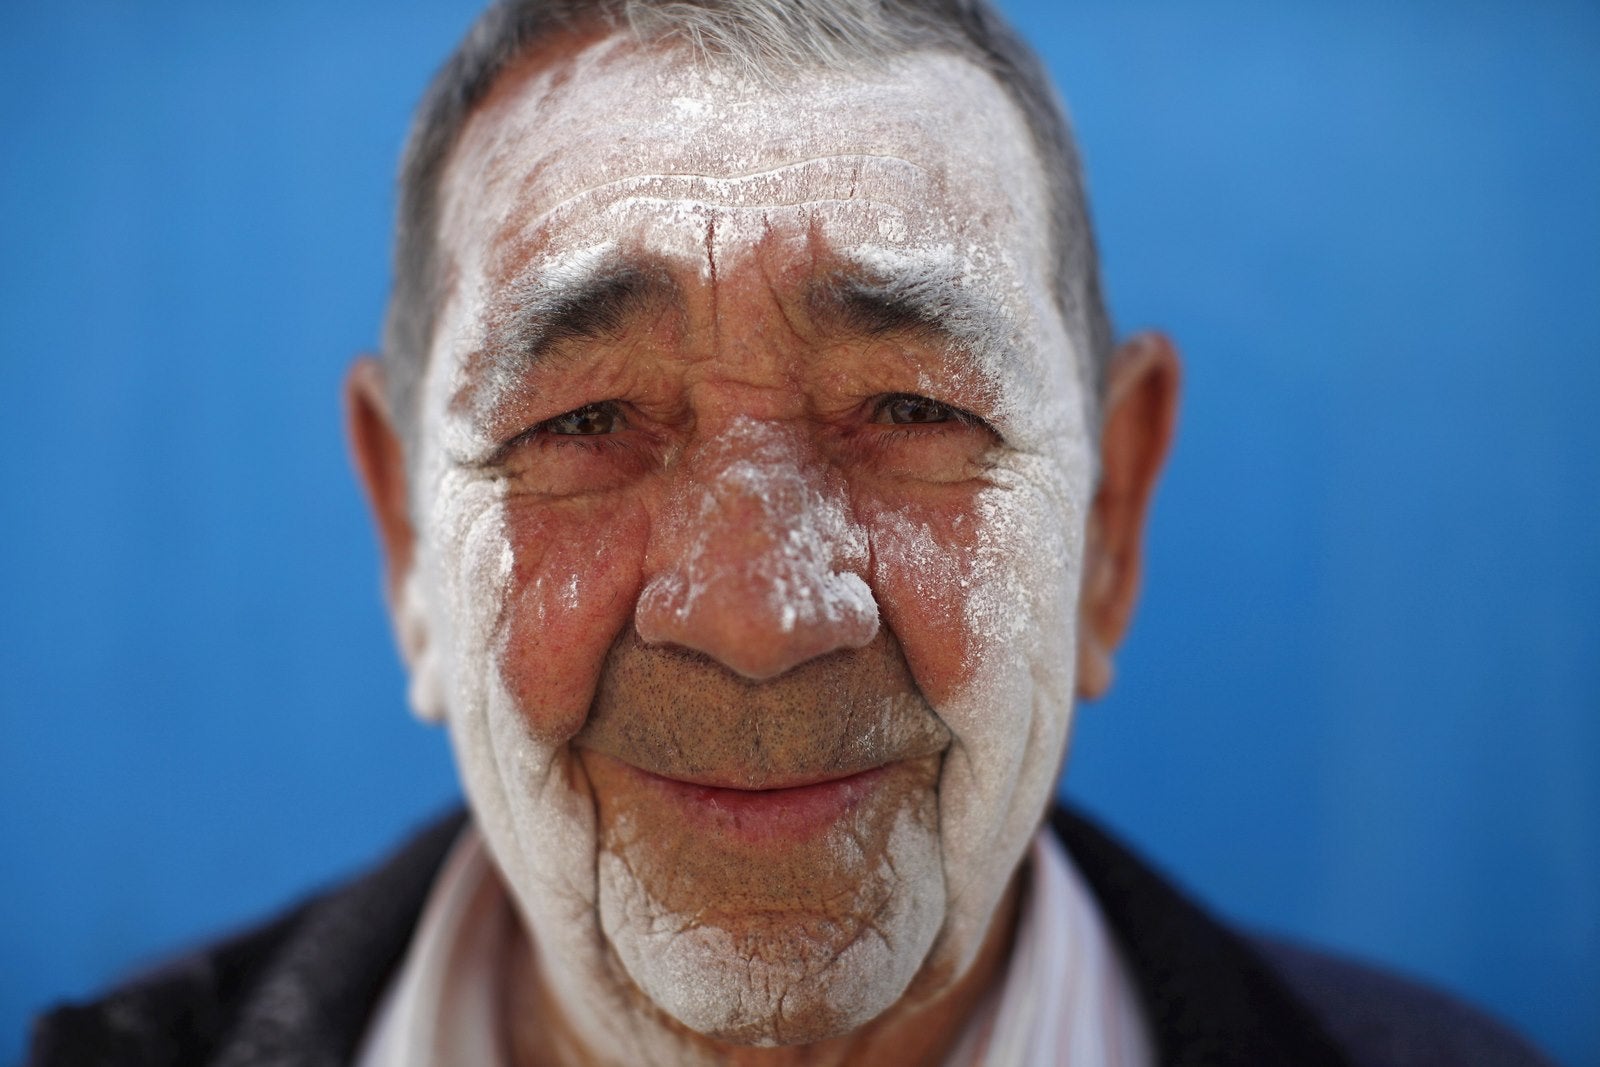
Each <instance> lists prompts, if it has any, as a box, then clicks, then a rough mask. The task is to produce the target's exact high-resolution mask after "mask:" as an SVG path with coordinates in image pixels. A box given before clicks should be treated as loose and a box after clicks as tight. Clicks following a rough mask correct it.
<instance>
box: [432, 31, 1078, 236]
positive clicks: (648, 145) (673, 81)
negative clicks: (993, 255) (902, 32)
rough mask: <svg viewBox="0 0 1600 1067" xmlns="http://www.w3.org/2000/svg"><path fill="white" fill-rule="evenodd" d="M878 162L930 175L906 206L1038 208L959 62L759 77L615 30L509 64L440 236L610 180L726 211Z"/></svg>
mask: <svg viewBox="0 0 1600 1067" xmlns="http://www.w3.org/2000/svg"><path fill="white" fill-rule="evenodd" d="M579 45H581V42H579ZM533 59H540V60H541V62H539V63H534V62H531V60H533ZM552 60H553V61H552ZM828 157H832V158H831V159H830V158H828ZM874 158H876V159H880V160H881V161H882V162H883V164H884V165H885V167H886V168H891V167H895V166H902V167H911V166H915V167H919V168H921V169H922V170H923V171H924V172H927V173H929V174H932V175H935V176H937V177H938V179H939V181H940V183H941V184H940V186H939V187H938V188H934V189H918V190H916V191H915V194H914V196H913V198H911V199H908V201H907V206H908V207H915V208H918V209H920V210H923V211H924V212H927V213H930V214H931V213H936V212H937V213H942V214H943V215H944V216H945V218H946V220H949V219H953V218H959V217H961V216H963V215H971V214H973V213H974V212H983V213H1001V214H1006V215H1011V216H1023V217H1027V216H1031V217H1032V218H1033V219H1038V218H1042V217H1044V215H1043V214H1041V213H1040V212H1039V211H1038V210H1037V208H1038V206H1039V205H1040V204H1042V203H1043V196H1042V194H1043V189H1042V170H1041V168H1039V167H1038V166H1037V164H1036V161H1035V160H1034V159H1033V148H1032V145H1031V140H1030V138H1029V136H1028V131H1027V129H1026V128H1025V126H1024V124H1023V122H1022V119H1021V116H1020V115H1019V114H1017V113H1016V108H1015V106H1014V105H1013V104H1012V103H1011V102H1010V99H1009V98H1008V97H1007V96H1006V95H1005V93H1004V91H1003V90H1002V89H1001V88H1000V87H999V86H998V85H997V84H995V83H994V80H993V79H992V78H991V77H990V76H989V75H988V74H987V73H985V72H983V71H981V70H980V69H978V68H977V67H975V66H974V65H973V64H971V63H970V62H969V61H967V60H965V59H961V58H958V57H955V56H953V55H948V54H943V53H932V52H929V53H916V54H912V55H908V56H901V57H897V58H895V59H892V60H886V61H885V62H884V64H883V66H882V67H881V68H873V69H870V70H856V71H814V72H809V73H806V74H803V75H796V76H795V77H794V78H790V79H783V80H781V81H777V82H755V81H751V80H748V79H740V78H736V77H732V76H729V75H728V74H726V73H725V72H722V71H720V70H719V69H717V68H716V67H714V66H706V65H704V64H702V63H698V62H696V61H695V60H694V59H693V58H692V57H690V56H687V55H686V54H684V53H683V52H681V51H670V50H662V49H644V48H641V47H638V46H635V45H631V44H629V43H628V42H627V41H626V40H624V39H622V38H620V37H611V38H608V39H605V40H603V41H600V42H599V43H596V44H591V45H590V46H588V47H578V48H577V50H576V52H575V53H574V52H572V51H571V50H570V49H569V50H568V51H567V52H566V54H563V55H558V56H552V55H550V54H549V53H547V54H546V55H545V56H543V57H530V62H525V63H524V64H522V65H520V66H519V67H518V68H514V69H513V70H511V71H508V72H507V74H506V75H505V76H504V78H503V80H502V82H501V85H500V86H499V87H498V88H497V90H496V92H495V94H494V96H493V97H492V98H491V100H490V101H489V103H487V104H486V105H485V106H484V107H483V108H481V109H480V110H479V112H478V113H477V114H476V115H475V116H474V117H473V119H472V121H471V122H470V123H469V124H468V127H467V129H466V131H465V132H464V135H463V138H462V141H461V143H460V144H459V145H458V147H457V150H456V152H454V153H453V154H452V161H451V164H450V165H449V167H448V174H447V181H446V192H447V199H448V203H447V204H446V205H444V207H445V209H446V210H445V211H443V212H442V215H441V217H442V221H443V222H444V223H445V230H446V235H447V236H452V237H454V238H456V239H457V241H458V242H464V240H465V239H470V238H469V231H476V233H477V235H479V236H482V235H483V234H484V232H485V231H486V230H489V231H499V230H500V229H501V228H502V227H504V226H506V225H507V224H510V225H512V226H514V228H517V229H524V228H526V227H527V225H529V222H528V221H525V220H532V219H534V218H535V217H537V216H539V215H542V214H544V213H545V212H549V211H551V210H552V209H555V208H557V207H558V206H560V205H562V204H564V203H565V201H567V200H569V199H573V198H575V197H583V196H585V195H591V196H592V195H594V194H595V193H596V192H598V191H600V190H602V189H610V188H611V187H612V186H613V184H614V183H624V184H623V185H621V186H619V187H617V188H615V189H613V190H612V193H613V195H614V196H622V195H626V194H628V193H629V192H637V191H638V190H639V187H640V185H641V184H643V183H648V182H649V181H651V180H652V179H654V178H662V177H665V178H672V177H696V176H701V177H707V178H718V179H724V180H727V181H730V182H734V183H735V184H733V185H730V186H725V187H709V186H700V187H698V188H683V187H680V188H679V189H677V190H673V191H671V192H669V193H666V194H665V195H664V198H675V197H679V196H683V197H689V198H696V199H704V200H710V201H715V202H717V203H719V204H722V205H724V206H739V205H740V204H741V203H743V204H756V203H759V202H761V201H763V200H765V201H768V202H771V203H774V204H781V203H794V202H796V201H798V200H802V199H808V198H809V199H818V200H825V199H831V198H838V199H841V200H843V199H848V198H850V197H852V196H855V197H859V196H860V195H862V190H860V189H856V190H851V189H850V188H848V186H849V184H850V176H851V175H850V172H851V171H852V170H853V168H854V166H855V165H856V164H857V163H864V162H866V161H867V160H869V159H874ZM795 167H802V168H804V173H796V172H795V171H794V170H793V169H792V168H795ZM836 168H837V169H836ZM830 170H832V171H834V173H831V174H829V173H827V172H828V171H830ZM884 177H890V180H889V182H888V183H887V185H888V187H889V188H890V189H891V190H892V189H893V188H894V184H895V183H894V182H893V180H892V176H886V175H883V174H881V173H880V174H872V173H866V174H861V175H859V176H858V180H867V181H870V180H871V179H874V178H884ZM807 182H811V183H819V182H820V183H821V185H823V186H824V188H819V189H807V188H805V184H806V183H807ZM795 184H798V185H799V188H790V189H784V188H781V186H785V185H795ZM774 186H779V187H780V188H773V187H774ZM830 186H831V188H828V187H830ZM841 186H842V188H841ZM513 215H517V216H521V218H511V217H510V216H513ZM995 221H996V220H995V219H989V220H988V223H989V224H991V225H992V224H993V223H994V222H995ZM1006 221H1009V220H1006ZM1037 229H1038V228H1037V227H1034V226H1032V225H1030V224H1029V223H1028V222H1026V221H1024V222H1023V223H1022V225H1021V226H1020V227H1019V228H1018V229H1017V230H1016V232H1013V233H1010V234H1007V236H1008V237H1009V238H1011V239H1012V243H1014V244H1017V245H1018V246H1019V247H1020V246H1021V245H1026V244H1035V243H1037V244H1039V245H1040V246H1041V248H1042V247H1043V244H1044V242H1045V241H1046V240H1047V236H1046V235H1045V234H1043V233H1039V232H1036V231H1037Z"/></svg>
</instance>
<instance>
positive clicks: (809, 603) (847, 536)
mask: <svg viewBox="0 0 1600 1067" xmlns="http://www.w3.org/2000/svg"><path fill="white" fill-rule="evenodd" d="M757 444H758V446H757V447H750V446H749V445H750V443H749V442H746V447H744V448H741V449H738V450H735V451H733V452H732V453H731V454H727V455H724V456H723V457H722V458H723V461H722V462H714V463H709V464H707V465H706V469H704V470H702V471H701V472H700V476H698V477H696V478H694V479H693V481H694V485H693V487H692V488H691V489H690V491H688V492H686V493H684V494H682V496H683V499H684V502H685V504H686V506H685V507H684V508H682V509H680V511H679V513H678V514H676V515H674V516H673V517H672V518H671V519H670V520H669V522H668V523H667V524H666V525H667V526H668V527H669V530H668V532H667V533H666V535H665V540H666V541H667V542H668V546H667V548H668V550H667V552H666V553H665V554H666V556H667V559H668V562H667V563H666V565H665V566H664V567H663V568H662V570H661V571H660V572H659V573H657V574H656V575H654V576H653V577H652V578H651V579H650V580H649V581H648V582H647V583H646V585H645V588H644V590H643V592H642V593H641V594H640V597H639V604H638V608H637V609H636V611H635V626H636V628H637V629H638V631H639V636H640V638H642V639H643V640H644V641H645V642H647V643H649V644H673V645H679V646H682V647H684V648H689V649H692V650H694V651H697V652H701V653H704V654H705V655H708V656H710V657H711V658H713V659H715V660H717V661H718V662H719V663H721V664H722V665H723V666H725V667H727V668H728V669H730V670H732V671H734V672H736V673H738V674H740V675H742V676H744V677H746V678H750V679H752V680H757V681H760V680H765V679H768V678H775V677H777V676H778V675H781V674H783V673H785V672H786V671H788V670H790V669H792V668H794V667H797V666H799V665H800V664H802V663H805V662H807V661H808V660H811V659H815V658H816V657H818V656H823V655H826V654H828V653H829V652H834V651H838V650H841V649H848V648H860V647H862V646H864V645H866V644H868V643H870V642H871V641H872V639H873V638H874V637H875V636H877V633H878V605H877V602H876V601H875V600H874V599H873V596H872V591H871V589H869V588H868V586H867V583H866V581H865V580H864V579H863V578H862V577H861V574H860V573H857V568H859V569H865V564H866V555H867V551H866V534H865V532H864V531H863V530H862V529H861V527H860V526H859V525H858V524H857V523H855V522H854V521H853V520H852V519H851V517H850V515H849V513H848V511H847V508H846V506H845V501H844V494H843V491H842V489H840V488H837V487H834V488H831V489H830V487H829V486H827V485H826V484H825V482H826V479H825V478H824V477H823V476H822V473H821V472H820V471H817V470H814V469H807V468H806V467H805V466H804V465H803V464H801V463H799V462H797V461H796V459H795V458H794V456H793V455H792V454H791V452H790V451H789V450H785V449H779V448H775V447H773V445H772V442H770V441H768V442H765V443H757Z"/></svg>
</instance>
